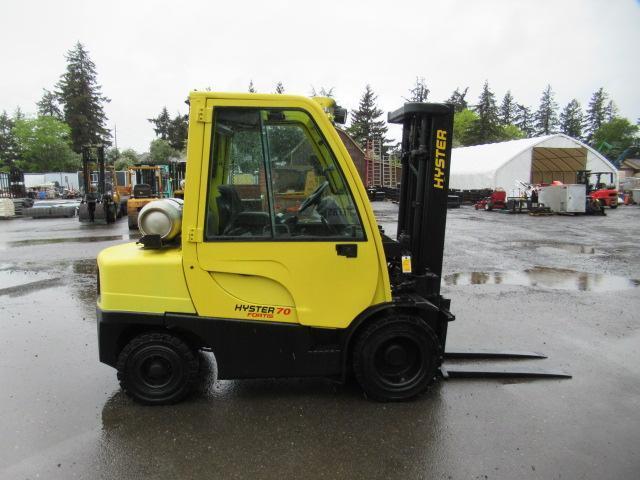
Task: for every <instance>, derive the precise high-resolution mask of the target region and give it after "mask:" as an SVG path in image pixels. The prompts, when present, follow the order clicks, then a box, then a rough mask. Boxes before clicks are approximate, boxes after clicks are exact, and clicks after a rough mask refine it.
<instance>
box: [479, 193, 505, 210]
mask: <svg viewBox="0 0 640 480" xmlns="http://www.w3.org/2000/svg"><path fill="white" fill-rule="evenodd" d="M506 200H507V192H505V191H504V190H495V191H493V192H491V195H489V196H488V197H484V198H483V199H482V200H478V201H477V202H476V204H475V209H476V210H481V209H483V210H487V211H491V210H493V209H494V208H495V209H504V208H507V204H506Z"/></svg>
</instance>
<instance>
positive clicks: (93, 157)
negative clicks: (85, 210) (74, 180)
mask: <svg viewBox="0 0 640 480" xmlns="http://www.w3.org/2000/svg"><path fill="white" fill-rule="evenodd" d="M93 165H95V166H96V168H97V170H98V184H97V185H96V191H95V192H92V190H91V183H92V182H91V174H92V173H93V170H94V168H93ZM105 175H106V174H105V167H104V146H103V145H85V146H83V147H82V176H83V181H84V197H85V200H86V199H89V198H92V199H96V198H102V196H103V195H104V194H105V192H106V188H105V183H106V181H105Z"/></svg>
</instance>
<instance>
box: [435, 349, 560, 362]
mask: <svg viewBox="0 0 640 480" xmlns="http://www.w3.org/2000/svg"><path fill="white" fill-rule="evenodd" d="M444 358H447V359H450V360H453V359H456V360H465V359H466V360H482V359H499V358H505V359H516V358H547V356H546V355H543V354H542V353H537V352H516V351H511V350H505V351H502V352H496V351H491V350H458V351H451V352H450V351H447V352H444Z"/></svg>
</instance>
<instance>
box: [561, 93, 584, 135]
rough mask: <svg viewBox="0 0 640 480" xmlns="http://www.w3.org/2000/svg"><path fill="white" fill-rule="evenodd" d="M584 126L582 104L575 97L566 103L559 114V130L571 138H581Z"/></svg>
mask: <svg viewBox="0 0 640 480" xmlns="http://www.w3.org/2000/svg"><path fill="white" fill-rule="evenodd" d="M583 128H584V114H583V113H582V106H581V105H580V102H578V100H576V99H575V98H574V99H573V100H571V101H570V102H569V103H567V106H566V107H564V110H563V111H562V113H561V114H560V131H561V132H562V133H564V134H565V135H568V136H570V137H571V138H577V139H578V140H580V139H582V130H583Z"/></svg>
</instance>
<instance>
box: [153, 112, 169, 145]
mask: <svg viewBox="0 0 640 480" xmlns="http://www.w3.org/2000/svg"><path fill="white" fill-rule="evenodd" d="M147 121H149V122H151V123H153V125H154V127H153V131H154V132H156V137H159V138H160V139H162V140H167V138H169V129H170V127H171V117H170V116H169V112H168V111H167V107H162V111H161V112H160V114H159V115H158V116H157V117H155V118H148V119H147Z"/></svg>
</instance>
